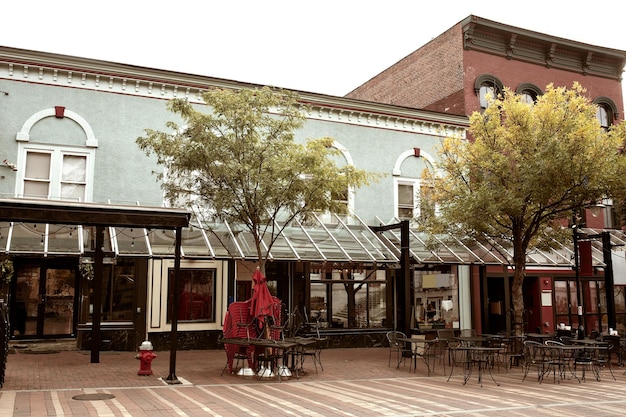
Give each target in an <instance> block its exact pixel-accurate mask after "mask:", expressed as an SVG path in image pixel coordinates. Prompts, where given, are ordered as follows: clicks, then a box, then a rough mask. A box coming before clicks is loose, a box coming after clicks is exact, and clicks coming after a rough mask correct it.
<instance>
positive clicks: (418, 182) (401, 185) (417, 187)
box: [396, 178, 433, 220]
mask: <svg viewBox="0 0 626 417" xmlns="http://www.w3.org/2000/svg"><path fill="white" fill-rule="evenodd" d="M430 190H431V184H430V183H428V182H426V181H424V180H422V179H417V178H415V179H410V178H404V179H398V180H397V188H396V195H397V205H396V215H397V217H398V218H399V219H400V220H413V219H417V218H419V217H420V216H421V215H422V214H424V213H425V212H426V211H427V210H428V211H432V210H433V208H432V204H429V201H428V200H429V199H428V194H429V191H430Z"/></svg>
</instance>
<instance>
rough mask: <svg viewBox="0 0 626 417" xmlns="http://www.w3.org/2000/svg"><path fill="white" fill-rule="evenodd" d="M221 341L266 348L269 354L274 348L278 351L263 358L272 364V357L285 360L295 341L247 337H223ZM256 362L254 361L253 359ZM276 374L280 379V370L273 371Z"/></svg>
mask: <svg viewBox="0 0 626 417" xmlns="http://www.w3.org/2000/svg"><path fill="white" fill-rule="evenodd" d="M220 341H221V343H223V344H225V345H227V344H231V345H239V346H255V347H260V348H264V349H266V351H267V352H268V354H269V351H268V350H269V349H276V350H277V351H278V353H276V354H272V355H271V357H268V356H266V357H265V359H266V361H267V362H268V363H270V364H273V363H274V359H280V358H282V359H283V363H284V362H286V358H287V353H288V352H289V350H290V349H293V348H294V347H295V346H296V345H297V343H296V342H295V341H285V340H273V339H248V338H243V337H242V338H238V337H237V338H224V339H221V340H220ZM255 362H256V361H255ZM275 374H277V375H278V380H279V381H280V377H281V375H280V374H281V372H275ZM297 376H298V374H297V373H296V377H297Z"/></svg>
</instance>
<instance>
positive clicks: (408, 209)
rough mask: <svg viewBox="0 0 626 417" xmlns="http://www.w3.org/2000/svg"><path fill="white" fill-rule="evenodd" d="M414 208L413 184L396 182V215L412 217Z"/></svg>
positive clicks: (403, 217)
mask: <svg viewBox="0 0 626 417" xmlns="http://www.w3.org/2000/svg"><path fill="white" fill-rule="evenodd" d="M414 209H415V191H414V189H413V184H407V183H398V217H399V218H400V219H412V218H413V210H414Z"/></svg>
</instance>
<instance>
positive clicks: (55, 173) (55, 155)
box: [15, 142, 96, 202]
mask: <svg viewBox="0 0 626 417" xmlns="http://www.w3.org/2000/svg"><path fill="white" fill-rule="evenodd" d="M27 152H40V153H49V154H51V155H52V157H51V161H50V166H51V168H50V169H51V172H50V190H49V191H48V192H49V195H48V198H49V199H53V200H56V199H59V200H60V199H61V196H60V186H61V170H62V168H63V165H62V161H63V156H64V155H76V156H85V157H86V158H87V159H86V161H85V162H86V167H85V202H91V201H93V183H94V170H95V156H96V150H95V148H84V147H76V146H49V145H41V144H30V143H28V142H22V143H19V146H18V163H17V164H18V166H19V167H26V153H27ZM25 171H26V170H25V169H20V170H18V171H17V175H16V176H15V181H16V182H15V194H16V196H18V197H23V196H24V174H25Z"/></svg>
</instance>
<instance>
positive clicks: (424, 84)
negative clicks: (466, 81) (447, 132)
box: [346, 25, 464, 114]
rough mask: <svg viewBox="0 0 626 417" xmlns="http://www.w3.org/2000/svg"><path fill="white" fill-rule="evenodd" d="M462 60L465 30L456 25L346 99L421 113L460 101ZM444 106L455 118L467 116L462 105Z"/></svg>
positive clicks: (358, 88) (348, 95)
mask: <svg viewBox="0 0 626 417" xmlns="http://www.w3.org/2000/svg"><path fill="white" fill-rule="evenodd" d="M462 60H463V45H462V34H461V27H460V25H456V26H454V27H452V28H451V29H449V30H448V31H446V32H445V33H443V34H442V35H440V36H439V37H437V38H436V39H433V40H432V41H431V42H429V43H427V44H426V45H424V46H423V47H422V48H420V49H418V50H417V51H415V52H413V53H411V54H409V55H408V56H406V57H405V58H404V59H402V60H401V61H399V62H398V63H396V64H394V65H393V66H391V67H389V68H387V69H386V70H385V71H383V72H381V73H380V74H378V75H376V76H375V77H373V78H372V79H370V80H369V81H367V82H366V83H364V84H363V85H361V86H360V87H357V88H356V89H355V90H353V91H351V92H350V93H348V94H347V95H346V97H348V98H354V99H359V100H368V101H375V102H382V103H388V104H394V105H399V106H406V107H412V108H419V109H422V108H427V106H430V105H432V104H433V103H435V102H439V101H443V102H446V98H448V97H457V98H458V95H459V93H460V92H461V91H462V90H463V66H462V62H463V61H462ZM448 101H449V100H448ZM441 106H442V107H450V108H452V109H454V110H455V111H454V114H464V113H463V108H462V107H463V106H459V105H458V103H457V104H455V105H454V106H448V104H442V105H441ZM441 106H440V107H441ZM441 111H443V110H441ZM451 113H452V111H451Z"/></svg>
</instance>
